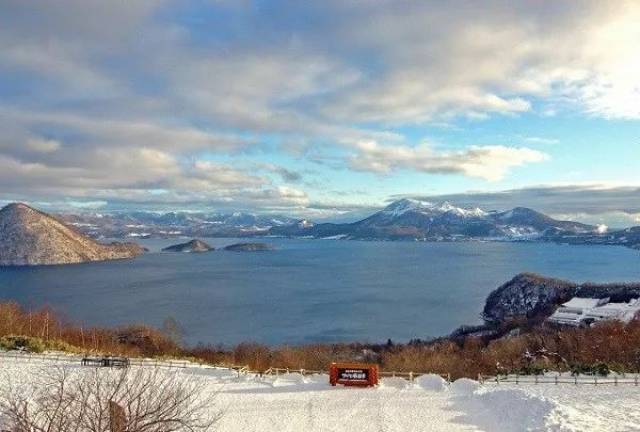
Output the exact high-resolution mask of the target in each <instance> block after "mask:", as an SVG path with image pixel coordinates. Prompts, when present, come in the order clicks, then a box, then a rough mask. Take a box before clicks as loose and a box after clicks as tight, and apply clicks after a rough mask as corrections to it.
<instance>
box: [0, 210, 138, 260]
mask: <svg viewBox="0 0 640 432" xmlns="http://www.w3.org/2000/svg"><path fill="white" fill-rule="evenodd" d="M143 251H144V249H143V248H141V247H140V246H138V245H136V244H134V243H112V244H102V243H98V242H97V241H95V240H93V239H91V238H89V237H87V236H85V235H82V234H80V233H79V232H77V231H75V230H74V229H72V228H70V227H68V226H66V225H65V224H63V223H62V222H60V221H59V220H58V219H56V218H53V217H51V216H49V215H48V214H46V213H43V212H41V211H38V210H36V209H34V208H31V207H29V206H28V205H26V204H19V203H16V204H9V205H7V206H6V207H4V208H3V209H2V210H0V265H1V266H23V265H52V264H73V263H83V262H89V261H104V260H113V259H124V258H133V257H135V256H137V255H139V254H141V253H142V252H143Z"/></svg>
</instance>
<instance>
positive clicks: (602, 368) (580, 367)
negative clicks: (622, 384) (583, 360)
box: [571, 362, 611, 376]
mask: <svg viewBox="0 0 640 432" xmlns="http://www.w3.org/2000/svg"><path fill="white" fill-rule="evenodd" d="M610 373H611V370H610V369H609V366H608V365H607V364H606V363H602V362H599V363H594V364H591V365H585V364H576V365H572V366H571V375H595V376H608V375H609V374H610Z"/></svg>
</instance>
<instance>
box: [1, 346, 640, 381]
mask: <svg viewBox="0 0 640 432" xmlns="http://www.w3.org/2000/svg"><path fill="white" fill-rule="evenodd" d="M83 357H84V356H82V355H77V354H64V353H43V354H35V353H27V352H21V351H0V360H2V359H5V360H14V361H25V362H34V363H35V362H55V363H66V364H78V365H79V364H80V362H81V361H82V358H83ZM0 364H1V362H0ZM129 365H131V366H138V367H156V368H167V369H189V368H205V369H207V368H208V369H226V370H230V371H234V372H235V373H237V375H238V377H240V376H242V375H256V376H261V377H262V376H272V377H276V378H277V377H279V376H281V375H287V374H292V373H296V374H300V375H302V376H309V375H326V374H327V371H326V370H309V369H288V368H275V367H272V368H269V369H267V370H266V371H254V370H251V369H250V368H249V366H246V365H215V364H214V365H212V364H206V363H196V362H193V361H189V360H162V359H150V358H131V359H129ZM426 374H427V373H426V372H394V371H381V372H380V377H382V378H403V379H406V380H407V381H409V382H415V380H416V379H417V378H418V377H420V376H421V375H426ZM440 376H441V377H442V378H443V379H444V380H445V381H446V382H447V383H451V375H450V374H440ZM478 382H479V383H480V384H494V385H501V384H515V385H520V384H554V385H560V384H573V385H580V384H590V385H614V386H617V385H635V386H637V385H639V384H640V374H624V373H613V374H611V375H609V376H606V377H605V376H597V375H572V374H571V373H569V372H564V373H562V372H558V373H554V374H548V375H517V374H512V375H497V376H487V375H478Z"/></svg>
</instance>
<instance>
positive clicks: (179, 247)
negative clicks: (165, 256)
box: [162, 239, 215, 253]
mask: <svg viewBox="0 0 640 432" xmlns="http://www.w3.org/2000/svg"><path fill="white" fill-rule="evenodd" d="M212 250H215V248H214V247H213V246H209V245H208V244H207V243H205V242H203V241H202V240H198V239H193V240H191V241H188V242H186V243H180V244H175V245H172V246H168V247H166V248H164V249H162V251H163V252H189V253H202V252H209V251H212Z"/></svg>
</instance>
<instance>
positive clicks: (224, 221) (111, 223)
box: [59, 212, 296, 238]
mask: <svg viewBox="0 0 640 432" xmlns="http://www.w3.org/2000/svg"><path fill="white" fill-rule="evenodd" d="M59 217H60V218H61V219H63V220H64V221H65V222H66V223H67V224H69V225H72V226H75V227H76V228H77V229H78V230H79V231H82V232H84V233H85V234H88V235H91V236H92V237H96V238H100V237H108V238H124V237H175V236H191V237H196V236H197V237H201V236H202V237H247V236H253V235H261V234H262V235H263V234H266V233H267V232H268V231H269V229H270V228H272V227H278V226H289V225H291V224H293V223H295V222H296V219H293V218H289V217H286V216H278V215H257V214H252V213H243V212H235V213H211V214H207V213H189V212H169V213H159V212H117V213H109V214H99V213H83V214H63V215H59Z"/></svg>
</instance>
